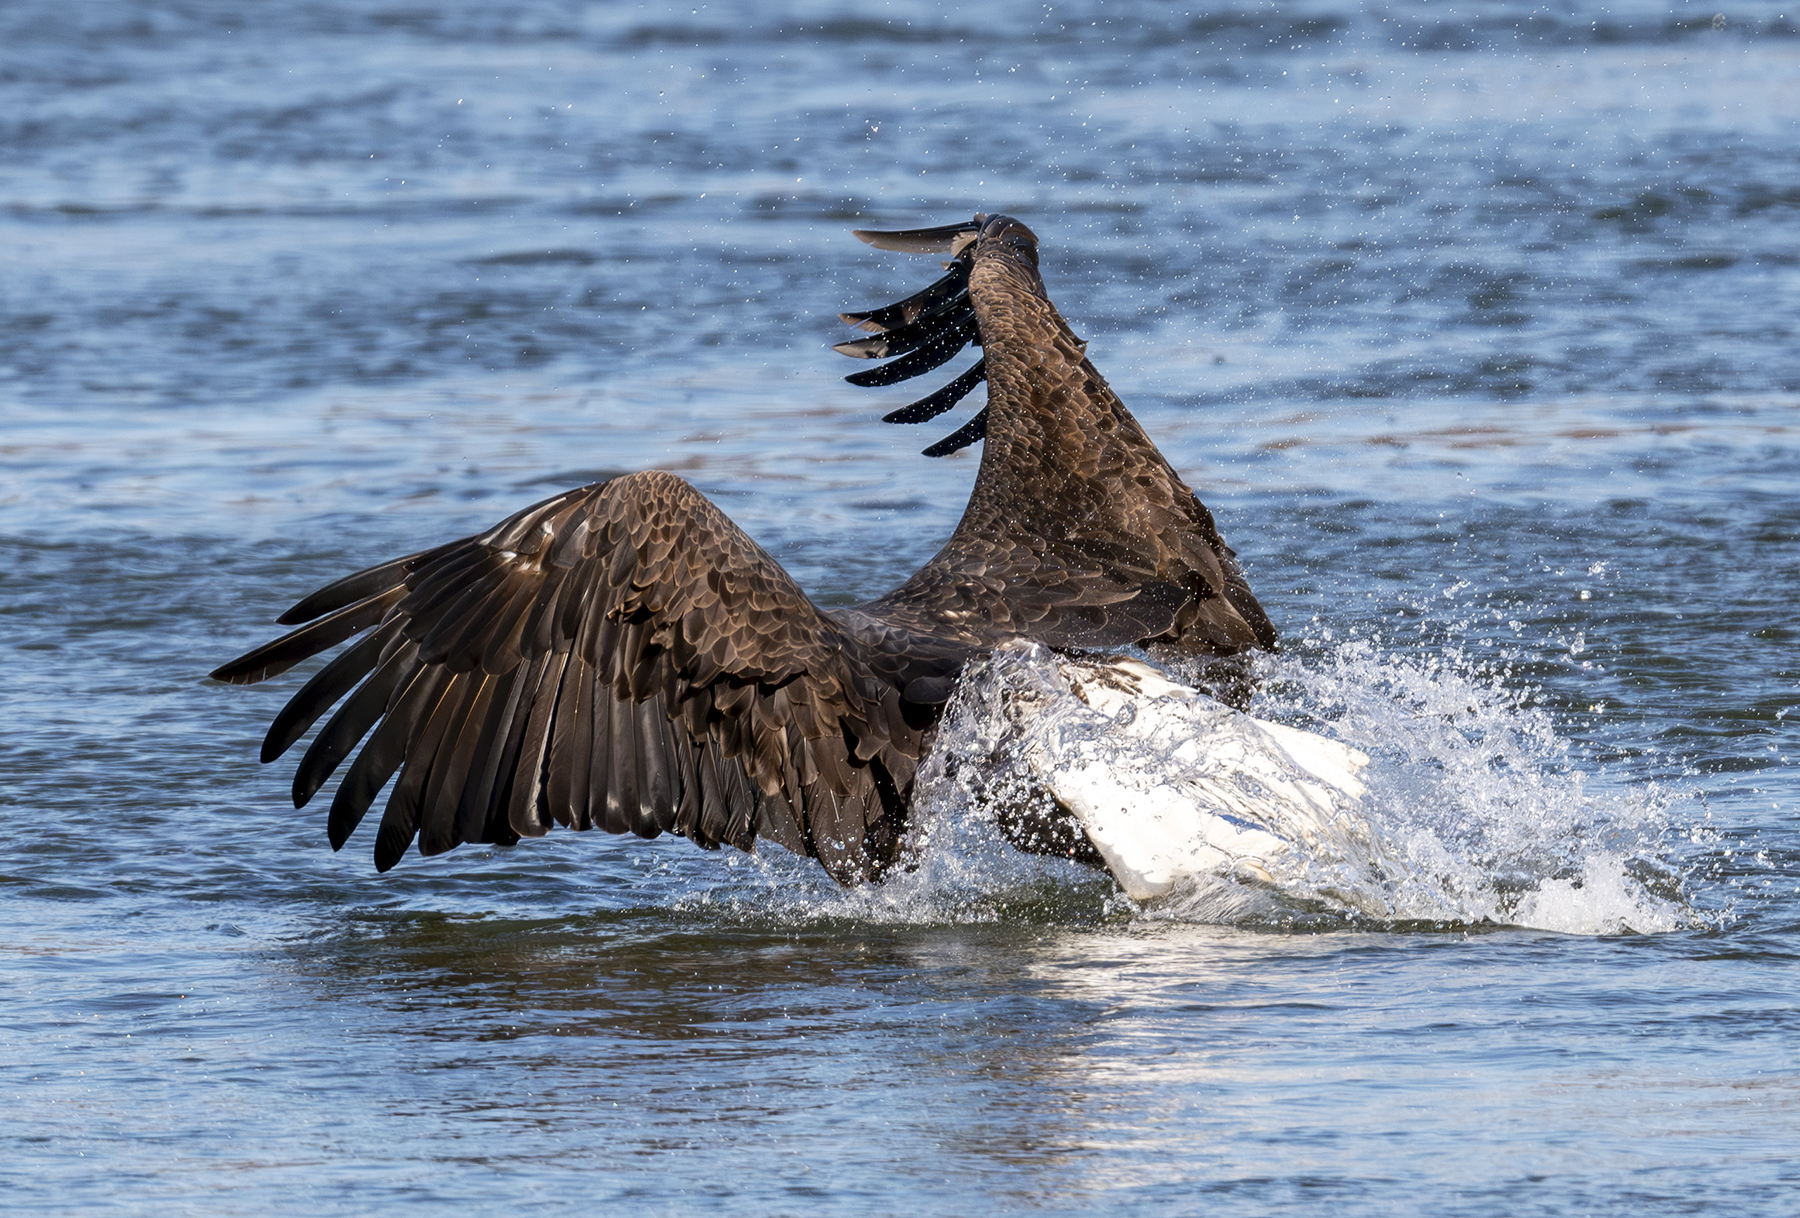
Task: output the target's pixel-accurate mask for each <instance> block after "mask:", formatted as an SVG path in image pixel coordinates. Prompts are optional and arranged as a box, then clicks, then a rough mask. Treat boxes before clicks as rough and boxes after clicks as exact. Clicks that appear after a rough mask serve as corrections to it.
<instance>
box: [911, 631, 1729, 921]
mask: <svg viewBox="0 0 1800 1218" xmlns="http://www.w3.org/2000/svg"><path fill="white" fill-rule="evenodd" d="M1057 664H1058V661H1057V659H1056V658H1055V657H1054V656H1052V655H1050V654H1048V653H1045V652H1042V651H1041V650H1037V651H1033V652H1030V653H1026V652H1009V653H1002V654H1001V655H998V656H996V657H994V658H993V659H992V660H990V661H987V662H985V663H983V664H981V665H977V666H974V667H972V668H971V669H970V670H969V672H968V673H966V674H965V677H964V680H963V683H962V685H961V687H960V688H959V691H958V695H957V697H956V699H955V700H954V701H953V703H952V704H951V706H950V707H949V708H948V711H947V713H946V716H945V720H944V723H943V726H942V728H941V730H940V735H939V741H938V746H937V748H936V749H935V750H934V753H933V756H932V759H931V762H930V764H929V765H928V766H927V767H926V769H925V771H924V773H923V774H922V775H921V780H920V795H919V807H920V808H921V810H922V811H923V812H924V813H925V815H926V817H927V818H928V822H929V824H930V828H929V830H928V833H927V836H926V841H925V844H924V848H923V853H922V860H923V865H922V867H921V871H922V872H923V873H924V874H923V875H922V876H921V877H920V879H919V880H915V883H919V882H920V880H922V881H923V882H924V888H923V891H935V892H936V893H937V894H938V895H939V896H942V897H951V896H952V894H956V893H961V894H962V895H964V896H967V895H968V894H969V893H970V892H979V891H982V884H983V883H984V882H987V883H992V882H995V881H1004V882H1016V881H1015V878H1014V877H1013V876H1012V875H1011V874H1009V873H1008V872H1007V870H1006V868H1007V866H1008V865H1009V864H1008V863H1007V862H1006V861H1004V860H1001V859H998V858H996V857H995V853H994V851H995V847H994V842H995V840H996V839H997V838H998V836H999V834H998V833H997V832H996V829H995V826H996V823H997V817H998V816H999V815H1000V814H1001V813H1003V812H1005V811H1006V810H1007V809H1009V808H1016V807H1018V806H1020V805H1021V804H1029V803H1030V801H1033V800H1037V801H1040V802H1041V801H1046V800H1048V799H1050V798H1051V797H1050V795H1049V794H1048V792H1047V791H1046V790H1045V789H1044V785H1043V782H1042V780H1041V776H1042V765H1041V758H1042V750H1043V748H1044V745H1045V741H1046V739H1048V738H1050V737H1053V736H1054V737H1056V738H1057V739H1059V740H1060V739H1061V738H1063V737H1064V736H1066V735H1067V733H1068V732H1069V730H1070V725H1071V724H1072V723H1073V724H1076V725H1078V727H1079V730H1080V732H1081V733H1082V734H1083V740H1084V743H1083V746H1082V747H1083V748H1084V749H1086V750H1088V752H1089V753H1090V754H1092V753H1093V752H1094V751H1095V750H1098V751H1099V754H1100V755H1101V756H1104V757H1105V758H1106V760H1107V762H1108V764H1110V765H1112V766H1113V767H1115V768H1116V769H1117V770H1119V771H1120V773H1121V775H1122V776H1123V778H1124V781H1126V782H1127V784H1128V785H1136V786H1137V787H1138V789H1142V790H1150V789H1153V788H1154V787H1155V786H1156V785H1157V784H1158V783H1163V784H1179V783H1181V782H1184V781H1187V780H1188V779H1189V777H1190V774H1191V769H1192V764H1191V759H1184V758H1181V757H1177V756H1176V755H1175V752H1174V749H1173V748H1172V747H1169V746H1166V745H1165V746H1158V745H1156V744H1155V743H1154V742H1151V741H1147V738H1146V737H1145V735H1144V734H1143V733H1142V732H1141V731H1138V732H1135V733H1134V732H1131V731H1128V730H1127V729H1128V728H1129V722H1128V720H1129V718H1130V717H1129V716H1121V717H1120V718H1119V721H1118V722H1115V721H1113V720H1110V719H1109V718H1108V717H1107V716H1104V715H1097V714H1096V713H1095V712H1094V711H1093V710H1092V709H1091V708H1089V707H1087V706H1086V705H1085V704H1084V703H1082V701H1081V700H1080V699H1079V698H1078V697H1077V696H1076V694H1075V693H1073V692H1072V691H1071V690H1070V688H1069V685H1068V682H1067V681H1066V680H1065V679H1063V678H1062V677H1060V676H1059V675H1058V670H1057V668H1056V665H1057ZM1266 688H1267V692H1266V693H1265V694H1264V695H1263V696H1262V698H1261V699H1260V700H1259V702H1258V704H1257V707H1256V711H1257V714H1258V715H1259V716H1260V717H1263V718H1267V719H1272V720H1275V721H1277V722H1281V723H1286V724H1289V725H1292V726H1296V727H1301V728H1305V729H1307V730H1311V731H1315V732H1320V733H1323V734H1325V735H1327V736H1329V737H1332V738H1334V739H1336V740H1338V741H1341V742H1342V743H1344V744H1347V745H1350V746H1351V747H1353V748H1355V749H1358V750H1362V751H1364V752H1366V753H1367V754H1369V756H1370V757H1371V759H1372V760H1371V763H1370V764H1369V765H1368V767H1367V768H1366V769H1364V770H1363V771H1362V772H1361V774H1360V776H1359V777H1360V778H1361V779H1362V780H1363V782H1364V783H1366V786H1367V792H1366V794H1365V795H1364V796H1363V798H1362V799H1361V801H1360V807H1358V808H1356V809H1355V810H1354V811H1355V813H1356V814H1355V815H1354V816H1350V817H1343V818H1340V819H1339V821H1338V822H1337V823H1336V825H1335V827H1334V828H1333V829H1332V830H1331V831H1330V832H1323V833H1317V834H1308V835H1305V836H1304V837H1301V836H1296V837H1295V838H1294V842H1295V848H1294V850H1293V851H1292V852H1291V853H1290V854H1288V855H1287V856H1285V857H1283V858H1281V859H1280V860H1279V861H1278V862H1275V863H1271V864H1269V865H1267V866H1266V867H1265V868H1261V869H1258V871H1259V873H1258V874H1255V875H1247V874H1246V871H1245V869H1244V868H1242V867H1222V868H1220V869H1219V870H1218V871H1217V872H1216V873H1214V874H1210V875H1208V874H1202V875H1196V876H1194V877H1192V882H1191V883H1188V884H1185V885H1184V886H1183V887H1182V888H1181V889H1179V890H1178V891H1176V892H1173V893H1170V894H1169V895H1168V896H1167V897H1163V898H1160V899H1157V900H1155V901H1152V902H1149V903H1147V904H1146V905H1145V906H1144V908H1143V916H1148V917H1155V918H1171V919H1179V920H1185V921H1203V922H1218V923H1228V924H1234V925H1251V926H1254V925H1266V926H1307V927H1330V926H1339V925H1371V924H1373V925H1379V926H1388V927H1409V926H1411V927H1420V928H1424V927H1429V926H1446V925H1448V926H1463V927H1466V926H1476V925H1496V926H1500V925H1510V926H1524V927H1532V928H1537V929H1543V930H1553V931H1560V932H1566V933H1572V934H1618V933H1655V932H1662V931H1669V930H1674V929H1677V928H1681V927H1685V926H1690V925H1694V924H1695V923H1696V921H1697V920H1698V915H1697V914H1696V913H1695V911H1694V910H1692V909H1691V908H1690V907H1689V906H1688V904H1687V903H1686V902H1685V901H1684V899H1683V897H1682V894H1681V890H1680V883H1679V880H1678V878H1677V874H1676V872H1675V871H1674V869H1673V868H1672V867H1671V865H1670V863H1669V861H1668V854H1669V848H1670V847H1669V842H1670V839H1671V836H1672V834H1671V827H1670V820H1669V808H1670V806H1671V805H1672V802H1673V801H1672V798H1671V797H1670V796H1669V795H1667V794H1666V793H1664V792H1662V791H1660V790H1658V789H1656V788H1651V787H1641V786H1640V787H1622V788H1621V787H1608V788H1606V789H1600V790H1596V789H1594V788H1595V787H1597V786H1599V785H1600V784H1596V783H1594V782H1591V781H1590V778H1589V776H1588V775H1586V774H1584V773H1583V772H1582V771H1581V770H1580V769H1578V768H1577V767H1576V766H1574V765H1573V764H1572V763H1571V759H1570V748H1569V745H1568V742H1567V741H1566V740H1564V739H1563V738H1561V737H1560V736H1558V735H1557V733H1556V731H1555V730H1554V726H1553V724H1552V723H1551V720H1550V717H1549V716H1548V715H1547V714H1546V713H1544V712H1542V711H1540V710H1534V709H1531V708H1528V707H1525V706H1522V705H1520V704H1519V701H1518V699H1517V698H1516V697H1514V696H1511V695H1509V694H1508V693H1507V692H1506V691H1505V690H1504V689H1502V688H1500V687H1498V686H1497V685H1496V684H1494V683H1492V682H1489V681H1485V680H1483V679H1482V678H1480V677H1476V676H1473V675H1470V674H1469V673H1468V672H1466V671H1464V670H1463V669H1461V668H1459V667H1458V666H1457V665H1456V664H1455V663H1454V662H1453V660H1445V659H1438V660H1427V661H1421V660H1417V659H1413V658H1409V657H1404V656H1399V655H1392V654H1384V653H1382V652H1380V651H1378V650H1376V649H1375V648H1373V647H1371V646H1369V645H1367V644H1364V643H1357V642H1353V643H1349V644H1344V645H1341V646H1339V647H1338V648H1337V649H1336V650H1335V651H1332V652H1329V653H1327V654H1325V655H1324V656H1322V657H1319V658H1314V659H1310V660H1309V659H1292V658H1284V659H1282V660H1280V661H1278V662H1276V664H1275V665H1274V667H1273V670H1272V671H1271V673H1270V674H1269V681H1268V685H1267V687H1266ZM1020 700H1029V701H1031V702H1032V704H1033V705H1032V710H1031V714H1030V715H1029V716H1021V715H1020V714H1019V713H1018V711H1017V708H1016V704H1017V703H1018V702H1019V701H1020ZM1166 703H1167V700H1162V701H1159V702H1158V705H1157V706H1156V708H1155V710H1156V713H1157V714H1158V715H1174V716H1176V717H1177V719H1180V718H1182V717H1186V719H1187V720H1188V721H1189V723H1190V726H1191V728H1192V731H1193V732H1194V733H1205V732H1209V731H1214V730H1216V728H1215V726H1214V725H1213V724H1212V722H1211V721H1212V720H1213V719H1214V718H1216V717H1217V716H1218V715H1219V713H1220V711H1219V708H1218V707H1217V706H1216V705H1214V704H1210V703H1206V702H1205V701H1204V700H1199V701H1198V702H1195V703H1193V704H1191V705H1189V704H1185V703H1183V704H1173V705H1171V704H1166ZM1146 705H1147V704H1146ZM1164 739H1165V740H1166V734H1165V736H1164ZM1034 751H1035V752H1034ZM1190 751H1191V750H1190ZM1034 756H1035V757H1036V758H1037V761H1036V762H1035V763H1034V761H1033V760H1032V758H1033V757H1034ZM1034 764H1035V767H1036V768H1034ZM933 881H935V882H936V883H937V884H938V885H939V887H938V888H936V889H935V890H934V889H932V888H931V887H930V885H931V883H932V882H933ZM926 903H927V904H932V905H936V902H935V901H928V902H926ZM938 908H940V909H941V908H942V907H941V906H938Z"/></svg>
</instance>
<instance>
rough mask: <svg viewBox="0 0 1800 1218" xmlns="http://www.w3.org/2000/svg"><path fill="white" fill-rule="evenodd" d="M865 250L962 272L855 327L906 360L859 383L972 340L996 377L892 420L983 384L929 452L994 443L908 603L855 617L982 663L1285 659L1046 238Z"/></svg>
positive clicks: (901, 242)
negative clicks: (1092, 345)
mask: <svg viewBox="0 0 1800 1218" xmlns="http://www.w3.org/2000/svg"><path fill="white" fill-rule="evenodd" d="M856 235H857V236H858V237H860V238H862V239H863V240H864V241H866V242H868V243H869V244H871V245H874V246H876V247H877V248H879V249H890V250H899V251H903V252H907V253H942V254H949V255H950V256H951V257H950V260H949V261H948V262H946V263H945V267H946V270H947V274H946V275H945V276H944V277H943V278H942V279H940V280H938V281H937V282H936V283H934V284H933V285H931V287H929V288H926V289H925V290H924V291H923V292H920V293H918V294H916V295H914V296H912V297H909V298H908V299H906V300H903V301H901V302H900V303H898V304H894V305H889V306H887V307H886V308H883V309H873V310H870V311H868V312H864V313H846V314H842V317H843V319H844V320H845V321H846V322H849V323H851V324H854V325H857V326H859V327H860V328H861V329H863V330H866V331H870V332H873V333H874V335H875V337H873V338H866V339H860V340H856V341H853V342H848V343H841V344H839V345H838V347H837V348H836V349H837V350H838V351H841V352H843V353H844V354H846V355H850V356H855V357H859V358H863V359H881V358H887V359H889V362H888V363H886V364H883V365H881V366H879V367H876V368H872V369H870V370H868V371H866V372H860V373H856V374H854V375H852V376H850V377H849V378H847V379H848V380H850V381H851V382H852V383H854V384H859V385H886V384H893V383H896V382H898V381H901V380H905V379H908V378H910V377H913V376H917V375H919V374H921V373H922V372H925V371H928V370H929V369H930V368H933V367H936V366H938V365H939V364H941V363H943V362H945V361H947V360H948V359H949V358H950V357H951V356H952V355H954V354H955V353H956V351H957V350H959V349H960V348H961V347H962V346H963V345H964V343H966V342H971V341H972V342H978V343H979V344H980V345H981V347H982V348H983V354H982V358H981V360H980V362H978V363H977V364H975V365H974V366H973V367H971V368H970V369H969V370H968V371H967V372H965V373H963V375H962V376H959V377H958V378H957V379H956V380H954V381H952V382H951V383H950V384H949V385H946V386H945V387H944V388H943V389H941V390H939V391H938V392H937V393H934V394H932V395H931V396H930V397H927V398H924V399H922V400H920V401H918V402H914V403H913V404H912V405H910V406H906V407H903V408H902V409H900V410H897V411H894V412H893V413H891V414H889V415H887V416H886V421H888V422H904V423H914V422H922V421H924V420H926V419H929V418H932V417H934V416H935V415H937V414H939V413H941V412H942V411H944V410H947V409H949V408H950V407H951V406H953V405H955V403H956V402H957V401H958V400H959V399H960V398H961V397H962V396H963V395H964V394H966V393H967V392H968V391H969V390H970V389H972V388H973V387H974V386H975V384H977V383H978V382H979V381H981V380H986V381H987V385H988V391H987V404H986V405H985V406H983V407H982V408H981V410H980V411H979V412H977V413H976V414H975V415H974V416H973V417H972V418H971V419H969V421H968V422H967V423H965V424H964V425H963V426H962V427H960V428H959V429H957V431H956V432H954V433H953V434H952V435H950V436H948V437H946V438H945V439H943V440H940V441H939V442H938V443H936V444H934V445H932V446H931V447H930V448H928V449H926V450H925V451H926V453H927V454H928V455H931V456H940V455H943V454H945V453H949V452H954V451H956V450H957V449H959V448H963V447H966V446H968V445H970V444H973V443H975V442H977V441H985V446H984V448H983V451H982V456H981V469H980V471H979V472H978V473H977V474H976V477H975V486H974V489H973V490H972V491H971V493H970V496H969V505H968V507H967V509H965V511H964V513H963V517H962V521H961V523H959V524H958V525H957V528H956V532H955V534H954V535H953V536H952V537H951V538H950V540H949V542H948V543H947V544H946V545H945V546H944V548H943V549H942V550H941V551H939V552H938V554H937V555H936V556H935V557H933V558H932V559H931V561H930V562H928V563H926V564H925V566H924V567H922V568H921V569H920V570H919V571H918V573H917V574H915V575H914V576H913V577H912V578H911V579H909V580H908V581H907V582H906V583H905V584H904V585H903V586H902V587H900V588H897V589H895V590H894V591H893V592H890V593H889V594H888V595H886V596H884V597H882V598H880V599H879V600H876V601H872V602H870V603H869V604H866V605H861V606H858V608H857V610H856V611H854V612H859V613H861V614H864V615H866V616H867V617H868V618H869V619H871V620H879V621H881V622H883V623H885V624H886V625H887V626H888V628H890V629H895V628H903V629H909V630H914V631H918V632H921V633H930V634H935V635H936V636H938V637H939V638H941V639H945V640H955V641H957V642H960V643H961V644H963V645H964V646H966V647H969V648H971V649H978V650H985V649H986V648H989V647H992V646H994V645H995V644H997V643H999V642H1001V641H1003V640H1005V639H1008V638H1014V637H1025V638H1033V639H1037V640H1038V641H1040V642H1044V643H1048V644H1050V645H1051V646H1053V647H1061V648H1067V649H1076V650H1101V649H1106V648H1114V647H1123V646H1128V645H1130V644H1133V643H1140V642H1152V641H1155V642H1166V643H1170V644H1173V645H1175V646H1176V647H1178V648H1180V649H1182V650H1184V651H1186V652H1189V653H1191V654H1198V655H1205V656H1231V655H1238V654H1240V653H1243V652H1247V651H1251V650H1256V649H1264V650H1267V649H1272V648H1273V647H1274V646H1275V641H1276V636H1275V628H1274V626H1273V625H1271V624H1270V622H1269V619H1268V616H1267V615H1266V614H1265V613H1264V612H1263V609H1262V606H1261V605H1260V604H1258V603H1257V600H1256V597H1255V595H1254V594H1252V593H1251V591H1250V585H1249V584H1248V583H1247V582H1246V581H1245V579H1244V575H1243V572H1242V571H1241V570H1240V569H1239V567H1238V564H1237V560H1236V556H1235V555H1234V554H1233V553H1232V550H1231V548H1230V547H1229V546H1227V545H1226V544H1225V542H1224V539H1223V538H1221V537H1220V535H1219V530H1218V528H1217V526H1216V525H1215V524H1214V522H1213V517H1212V513H1211V512H1209V511H1208V510H1207V509H1206V506H1205V505H1204V504H1202V503H1201V502H1200V500H1199V498H1198V497H1197V496H1196V495H1195V494H1194V492H1193V490H1192V489H1190V488H1189V487H1188V485H1187V484H1186V482H1184V481H1183V480H1182V478H1181V476H1180V475H1179V474H1178V473H1176V471H1175V470H1174V468H1173V467H1172V466H1170V464H1169V462H1168V461H1167V459H1165V458H1164V457H1163V455H1162V453H1161V452H1160V451H1158V450H1157V447H1156V445H1155V444H1153V443H1152V442H1151V441H1150V438H1149V437H1148V436H1147V435H1145V434H1144V430H1143V428H1142V427H1140V426H1139V425H1138V422H1137V420H1136V419H1135V418H1133V417H1132V415H1131V412H1130V411H1128V410H1127V409H1126V408H1125V404H1124V403H1123V402H1121V401H1120V400H1119V396H1118V395H1117V394H1116V393H1114V392H1113V390H1112V388H1111V387H1110V386H1109V385H1108V384H1107V383H1106V378H1105V377H1103V376H1101V375H1100V373H1099V371H1098V370H1097V369H1096V368H1095V367H1094V365H1093V364H1092V362H1090V361H1089V360H1088V358H1087V351H1086V344H1085V343H1083V342H1082V341H1081V340H1080V339H1078V338H1076V337H1075V334H1074V332H1073V331H1072V330H1070V329H1069V326H1068V323H1067V322H1065V321H1064V320H1063V318H1062V315H1061V314H1060V313H1058V312H1057V310H1056V306H1055V305H1054V304H1052V303H1051V301H1050V298H1049V295H1048V294H1047V293H1046V292H1045V290H1044V284H1043V280H1042V279H1041V278H1040V277H1039V275H1038V253H1037V237H1036V236H1035V235H1034V234H1033V233H1032V232H1031V230H1030V229H1028V228H1026V227H1025V226H1024V225H1023V224H1021V223H1019V222H1018V221H1017V220H1014V219H1011V218H1010V217H1007V216H981V215H978V216H976V217H975V218H974V219H973V220H971V221H969V222H966V223H963V224H950V225H943V226H941V227H938V228H929V229H914V230H911V231H907V232H863V231H859V232H858V233H857V234H856ZM971 336H972V337H971ZM926 354H929V359H922V358H921V356H922V355H926Z"/></svg>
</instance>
